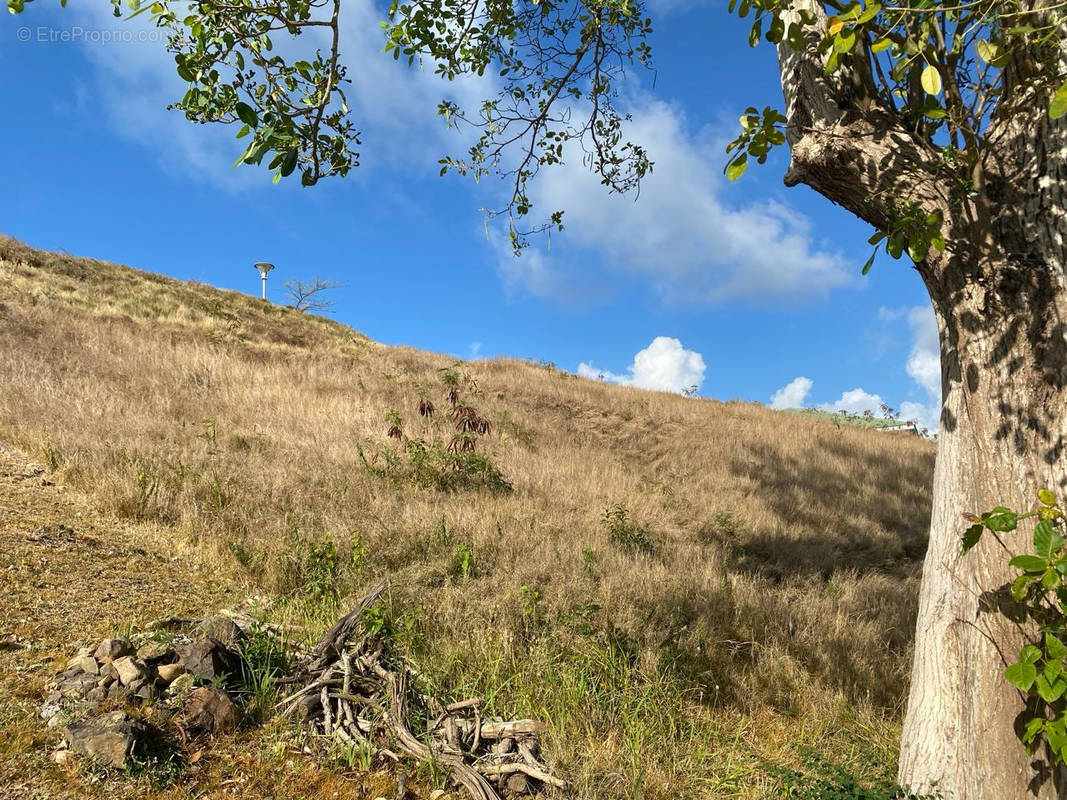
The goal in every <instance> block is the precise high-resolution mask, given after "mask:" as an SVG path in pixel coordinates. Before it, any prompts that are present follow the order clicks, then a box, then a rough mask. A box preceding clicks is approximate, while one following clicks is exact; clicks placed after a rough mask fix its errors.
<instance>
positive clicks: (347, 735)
mask: <svg viewBox="0 0 1067 800" xmlns="http://www.w3.org/2000/svg"><path fill="white" fill-rule="evenodd" d="M387 586H388V583H387V582H386V581H382V582H381V583H379V584H378V585H377V586H375V587H374V589H372V590H371V592H370V593H369V594H368V595H367V596H366V597H364V598H363V599H362V600H361V601H360V602H359V603H358V604H357V605H356V607H355V608H353V609H352V610H351V611H350V612H348V613H347V614H345V615H344V616H343V617H342V618H341V619H340V620H338V622H337V623H336V624H335V625H334V626H333V627H332V628H331V629H330V630H329V632H327V634H326V635H325V636H324V637H323V639H322V640H321V641H320V642H319V643H318V644H316V645H315V646H314V647H313V648H311V649H310V650H306V651H303V653H302V654H301V656H300V658H299V660H298V663H297V665H296V668H295V671H294V675H293V676H292V678H293V683H295V684H296V685H299V686H300V687H301V688H299V689H297V690H296V691H295V692H292V693H291V694H289V695H288V696H287V697H285V698H284V699H282V700H281V701H280V702H279V703H278V705H277V706H276V708H281V709H283V710H282V712H281V713H282V715H290V714H293V713H294V712H296V711H299V717H300V719H301V721H302V724H303V726H304V727H305V729H306V730H308V731H309V732H311V733H313V734H316V735H321V736H323V737H326V738H330V739H334V740H336V741H337V742H339V743H341V744H343V745H345V746H349V747H355V746H362V747H365V746H367V745H370V746H371V747H372V748H373V750H374V753H375V755H376V756H377V757H379V758H382V759H391V760H394V761H395V760H399V758H400V757H401V756H400V755H398V754H397V753H396V752H394V750H393V749H391V747H390V746H389V745H390V744H392V745H395V747H396V749H397V750H398V751H399V753H400V754H401V755H403V756H405V757H407V758H414V759H418V760H423V761H426V760H432V761H434V762H435V763H437V764H440V765H441V766H442V767H444V768H445V769H446V770H447V771H448V772H449V773H450V775H451V776H452V779H453V780H454V781H455V782H456V783H457V784H458V785H459V786H462V787H463V788H464V790H465V791H466V793H467V795H468V796H469V797H471V798H472V800H500V794H499V793H498V788H499V789H501V790H503V789H504V788H505V787H506V789H507V792H508V794H509V796H512V795H513V794H514V793H515V792H516V791H518V792H520V793H523V792H530V793H534V792H536V791H537V790H538V787H539V786H542V785H543V786H552V787H562V786H565V785H566V784H565V782H564V781H562V780H560V779H559V778H557V777H555V776H554V775H552V774H551V772H550V770H549V768H548V766H547V765H545V764H543V763H542V762H541V761H539V760H538V758H537V757H536V755H535V753H536V752H537V750H538V749H539V737H540V734H541V733H543V732H544V731H545V730H546V729H547V726H545V725H544V724H543V723H540V722H538V721H536V720H530V719H519V720H499V719H491V720H485V719H483V718H482V715H481V706H482V703H483V701H482V699H481V698H479V697H471V698H467V699H465V700H459V701H456V702H453V703H448V704H442V703H441V702H439V701H438V700H437V699H436V698H435V697H433V696H431V695H429V694H427V693H425V692H421V691H419V690H418V689H417V687H416V686H415V684H417V683H419V676H418V673H417V672H416V671H415V670H414V669H413V668H411V666H410V665H408V664H407V663H406V662H405V661H404V660H403V659H400V658H397V657H396V656H395V655H393V654H390V655H389V656H386V654H385V652H384V648H383V645H382V643H380V642H378V641H377V640H375V639H374V638H373V637H371V636H368V635H367V633H366V632H365V631H364V629H363V625H362V620H363V616H364V614H365V612H366V610H367V609H368V608H370V607H371V605H372V604H373V603H374V602H376V601H377V599H378V598H379V597H380V596H381V594H382V593H383V592H384V591H385V589H386V588H387ZM413 706H419V707H421V709H422V710H421V711H420V715H432V716H433V718H434V721H433V722H432V723H431V724H430V725H429V726H428V727H427V728H426V730H425V733H424V734H423V735H422V736H416V735H415V734H414V733H413V732H412V730H411V728H410V726H409V723H408V720H409V719H410V718H412V713H411V711H410V710H409V709H410V708H411V707H413ZM516 743H517V744H518V746H517V747H516V746H515V745H516ZM504 744H507V745H508V746H507V747H504V746H502V745H504ZM520 775H521V776H524V777H523V778H521V779H520V778H517V777H515V776H520ZM494 781H495V783H496V786H495V787H494ZM524 781H525V782H524ZM516 787H520V788H518V789H517V788H516Z"/></svg>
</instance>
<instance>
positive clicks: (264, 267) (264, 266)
mask: <svg viewBox="0 0 1067 800" xmlns="http://www.w3.org/2000/svg"><path fill="white" fill-rule="evenodd" d="M255 267H256V269H257V270H259V277H260V279H261V280H262V281H263V295H262V296H263V299H264V300H266V299H267V273H268V272H270V271H271V270H272V269H274V265H273V264H268V263H267V262H266V261H257V262H256V265H255Z"/></svg>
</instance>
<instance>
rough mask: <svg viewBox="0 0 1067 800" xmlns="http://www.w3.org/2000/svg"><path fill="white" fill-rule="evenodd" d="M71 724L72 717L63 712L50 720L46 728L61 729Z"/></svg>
mask: <svg viewBox="0 0 1067 800" xmlns="http://www.w3.org/2000/svg"><path fill="white" fill-rule="evenodd" d="M69 723H70V717H69V716H68V715H67V714H65V713H63V712H62V711H61V712H60V713H58V714H56V715H55V716H53V717H49V718H48V722H47V723H46V727H49V728H59V727H61V726H64V725H67V724H69Z"/></svg>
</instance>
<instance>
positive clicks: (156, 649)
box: [137, 641, 174, 663]
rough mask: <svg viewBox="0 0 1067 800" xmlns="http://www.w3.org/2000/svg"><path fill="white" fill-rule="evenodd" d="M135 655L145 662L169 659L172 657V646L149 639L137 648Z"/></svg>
mask: <svg viewBox="0 0 1067 800" xmlns="http://www.w3.org/2000/svg"><path fill="white" fill-rule="evenodd" d="M137 657H138V658H139V659H140V660H141V661H144V662H145V663H151V662H153V661H164V660H168V661H169V660H171V659H173V658H174V648H173V647H170V646H168V645H165V644H163V643H162V642H152V641H149V642H145V643H144V644H142V645H141V646H140V647H138V648H137Z"/></svg>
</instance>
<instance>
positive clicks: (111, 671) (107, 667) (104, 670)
mask: <svg viewBox="0 0 1067 800" xmlns="http://www.w3.org/2000/svg"><path fill="white" fill-rule="evenodd" d="M100 677H102V678H111V680H113V681H115V680H118V678H119V671H118V670H117V669H115V665H114V664H112V663H111V662H110V661H108V662H107V663H106V664H104V665H103V666H101V667H100Z"/></svg>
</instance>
